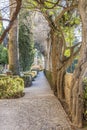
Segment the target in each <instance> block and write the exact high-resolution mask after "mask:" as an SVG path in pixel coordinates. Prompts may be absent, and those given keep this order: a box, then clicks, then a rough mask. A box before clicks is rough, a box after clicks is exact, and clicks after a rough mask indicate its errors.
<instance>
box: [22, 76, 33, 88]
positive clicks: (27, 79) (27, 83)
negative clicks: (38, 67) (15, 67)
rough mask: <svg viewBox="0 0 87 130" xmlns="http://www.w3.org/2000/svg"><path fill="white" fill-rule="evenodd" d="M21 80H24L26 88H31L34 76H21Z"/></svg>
mask: <svg viewBox="0 0 87 130" xmlns="http://www.w3.org/2000/svg"><path fill="white" fill-rule="evenodd" d="M21 78H22V79H23V80H24V86H25V87H29V86H31V85H32V76H31V75H24V76H21Z"/></svg>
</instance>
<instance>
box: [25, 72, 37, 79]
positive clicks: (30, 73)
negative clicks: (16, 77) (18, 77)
mask: <svg viewBox="0 0 87 130" xmlns="http://www.w3.org/2000/svg"><path fill="white" fill-rule="evenodd" d="M23 74H24V75H31V76H32V80H33V79H34V78H35V77H36V76H37V71H26V72H23Z"/></svg>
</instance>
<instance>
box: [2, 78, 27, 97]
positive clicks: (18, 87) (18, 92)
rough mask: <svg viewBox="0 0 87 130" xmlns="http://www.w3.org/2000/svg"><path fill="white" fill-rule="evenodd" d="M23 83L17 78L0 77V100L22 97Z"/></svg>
mask: <svg viewBox="0 0 87 130" xmlns="http://www.w3.org/2000/svg"><path fill="white" fill-rule="evenodd" d="M23 91H24V81H23V80H22V79H21V78H19V77H16V76H15V77H0V98H1V99H4V98H18V97H21V96H23Z"/></svg>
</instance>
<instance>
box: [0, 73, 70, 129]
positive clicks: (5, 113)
mask: <svg viewBox="0 0 87 130" xmlns="http://www.w3.org/2000/svg"><path fill="white" fill-rule="evenodd" d="M0 130H71V127H70V125H69V121H68V119H67V116H66V114H65V112H64V110H63V108H62V106H61V104H60V102H59V101H58V100H57V98H56V97H55V96H54V95H53V92H52V91H51V89H50V86H49V84H48V82H47V80H46V78H45V76H44V74H43V73H42V72H40V73H39V75H38V77H37V78H36V79H35V81H34V82H33V85H32V87H29V88H26V89H25V96H24V97H22V98H20V99H9V100H0Z"/></svg>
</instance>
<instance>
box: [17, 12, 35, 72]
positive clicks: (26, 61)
mask: <svg viewBox="0 0 87 130" xmlns="http://www.w3.org/2000/svg"><path fill="white" fill-rule="evenodd" d="M27 16H28V17H29V13H28V12H23V13H21V14H20V19H21V20H20V26H19V53H20V66H21V68H22V69H23V71H26V70H29V69H30V67H31V65H32V63H33V61H34V42H33V34H32V33H31V21H29V22H28V21H27ZM23 19H24V20H25V21H24V20H23Z"/></svg>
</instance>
